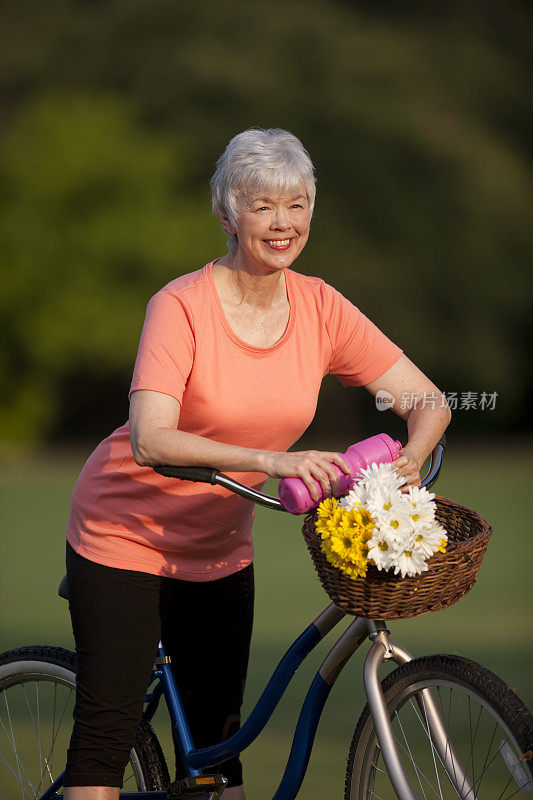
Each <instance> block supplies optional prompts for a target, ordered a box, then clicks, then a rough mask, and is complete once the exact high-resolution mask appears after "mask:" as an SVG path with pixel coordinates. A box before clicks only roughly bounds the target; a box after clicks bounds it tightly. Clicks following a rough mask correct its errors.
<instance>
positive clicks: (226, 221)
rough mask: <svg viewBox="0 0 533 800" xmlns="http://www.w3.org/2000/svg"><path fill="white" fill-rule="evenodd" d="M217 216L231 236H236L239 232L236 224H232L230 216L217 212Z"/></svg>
mask: <svg viewBox="0 0 533 800" xmlns="http://www.w3.org/2000/svg"><path fill="white" fill-rule="evenodd" d="M217 217H218V218H219V220H220V224H221V225H222V227H223V228H224V230H225V231H226V233H228V234H229V235H230V236H234V235H235V234H236V233H237V230H236V228H235V226H234V225H232V224H231V222H230V220H229V218H228V217H225V216H223V215H222V214H217Z"/></svg>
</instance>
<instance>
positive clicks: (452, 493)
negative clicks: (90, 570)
mask: <svg viewBox="0 0 533 800" xmlns="http://www.w3.org/2000/svg"><path fill="white" fill-rule="evenodd" d="M84 457H85V454H84V455H80V456H70V457H68V458H66V457H64V456H63V457H60V456H57V455H54V454H50V456H49V457H44V456H40V457H36V458H34V459H31V460H30V459H29V458H28V459H25V460H19V461H15V462H14V463H13V464H12V465H11V466H10V468H9V469H6V467H5V466H4V468H3V470H2V481H1V498H0V507H1V515H2V516H1V521H2V531H3V537H2V559H1V563H0V577H1V583H0V609H1V611H0V614H1V620H0V649H1V650H6V649H10V648H12V647H18V646H21V645H25V644H44V643H50V644H56V645H63V646H65V647H69V648H71V647H72V635H71V632H70V627H69V619H68V609H67V605H66V603H65V601H64V600H61V599H59V598H58V597H57V594H56V589H57V584H58V582H59V579H60V578H61V577H62V575H63V574H64V528H65V522H66V517H67V514H68V499H69V496H70V492H71V489H72V486H73V484H74V481H75V478H76V475H77V472H78V471H79V469H80V468H81V466H82V464H83V460H84ZM511 465H512V471H510V470H509V471H507V468H508V467H509V466H511ZM508 473H509V474H508ZM532 479H533V466H532V463H531V458H530V454H529V452H528V450H527V449H526V448H525V447H524V448H518V447H511V446H509V445H507V446H503V445H502V446H496V447H491V448H490V449H489V448H488V447H486V449H483V450H481V451H480V450H479V449H478V448H466V447H464V448H459V447H456V448H455V450H454V449H453V447H451V448H450V449H449V451H448V455H447V457H446V461H445V468H444V470H443V474H442V477H441V479H440V480H439V483H438V487H437V491H438V492H439V494H442V495H445V496H447V497H451V498H453V499H455V500H457V501H458V502H460V503H462V504H464V505H466V506H469V507H471V508H474V509H475V510H476V511H478V512H479V513H480V514H481V515H482V516H484V517H485V518H486V519H488V520H489V521H490V522H491V523H492V524H493V526H494V534H493V537H492V539H491V542H490V544H489V549H488V552H487V556H486V558H485V561H484V563H483V567H482V569H481V572H480V576H479V580H478V583H477V584H476V586H475V587H474V589H473V590H472V592H471V593H470V594H469V595H468V596H467V597H466V598H465V599H464V600H463V601H462V602H461V603H459V604H457V605H456V606H453V607H452V608H450V609H448V610H446V611H442V612H437V613H435V614H432V615H428V616H424V617H420V618H417V619H413V620H405V621H402V622H397V623H392V624H391V629H392V633H393V636H394V638H396V639H398V640H399V641H401V642H402V644H403V645H404V646H406V647H407V648H409V649H410V650H412V651H413V652H414V653H415V654H419V655H422V654H424V653H432V652H433V653H434V652H452V653H460V654H461V655H464V656H467V657H469V658H473V659H474V660H477V661H481V662H483V663H484V664H485V665H487V666H488V667H489V668H491V669H492V670H493V671H495V672H496V673H497V674H499V675H500V676H501V677H502V678H503V679H504V680H506V681H507V682H508V683H509V684H510V685H511V686H512V687H514V688H515V689H516V691H517V692H518V693H519V694H520V696H521V697H522V699H523V700H524V701H526V703H528V705H530V706H531V705H532V700H533V696H532V690H531V683H530V678H529V675H530V658H531V653H532V639H533V637H532V629H531V621H530V619H531V613H530V609H531V560H530V559H531V545H530V538H531V531H530V524H529V513H528V507H529V503H528V501H529V498H530V487H531V484H532ZM271 491H274V487H271ZM502 498H505V499H504V500H503V499H502ZM255 544H256V584H257V597H256V625H255V632H254V640H253V646H252V656H251V665H250V673H249V679H248V684H247V689H246V700H245V706H246V708H245V713H246V712H247V711H248V710H249V709H250V708H251V707H252V705H253V703H254V702H255V700H256V699H257V696H258V694H259V692H260V691H261V689H262V687H263V686H264V684H265V683H266V681H267V679H268V677H269V675H270V673H271V672H272V669H273V668H274V666H275V664H276V663H277V660H278V659H279V657H280V656H281V655H282V653H283V652H284V650H285V649H286V647H287V646H288V645H289V644H290V643H291V641H292V640H293V639H294V638H295V636H296V635H297V634H298V633H299V632H300V631H301V630H302V629H303V628H304V627H305V626H306V625H307V624H308V622H309V621H310V620H312V619H313V618H314V617H315V616H316V614H317V613H318V612H319V611H320V610H322V608H323V607H324V606H325V605H326V604H327V602H328V599H327V597H326V596H325V595H324V593H323V591H322V589H321V587H320V585H319V583H318V581H317V579H316V577H315V573H314V570H313V567H312V563H311V560H310V557H309V556H308V554H307V551H306V547H305V544H304V542H303V538H302V536H301V534H300V530H299V521H298V519H296V518H293V517H289V516H288V515H286V516H285V515H281V514H276V513H275V512H270V511H267V510H264V509H259V510H258V512H257V521H256V526H255ZM341 627H342V626H339V630H340V629H341ZM333 635H334V634H330V637H329V638H332V636H333ZM329 638H328V639H326V642H325V643H323V644H322V645H321V647H319V648H317V652H316V653H315V654H313V655H312V657H311V658H310V659H309V661H310V663H309V664H305V665H304V666H303V667H302V668H301V670H300V671H299V672H298V674H297V675H296V676H295V680H294V681H293V684H294V685H291V686H290V687H289V690H288V692H287V694H286V697H285V698H284V699H283V701H282V703H281V705H280V707H279V708H278V710H277V711H276V713H275V715H274V717H273V718H272V720H271V722H270V723H269V725H268V726H267V728H266V730H265V732H264V733H263V734H262V735H261V736H260V738H259V739H258V741H257V743H256V744H255V745H254V746H252V747H251V748H250V749H249V751H247V752H246V753H245V754H244V757H243V761H244V764H245V770H246V782H247V785H248V796H249V798H250V799H251V800H256V799H257V800H259V799H260V798H267V797H269V796H271V795H272V794H273V792H274V790H275V788H276V786H277V784H278V781H279V778H280V776H281V772H282V769H283V765H284V762H285V759H286V756H287V753H288V750H289V747H290V742H291V738H292V733H293V729H294V725H295V722H296V714H297V710H298V707H299V705H300V703H301V701H302V699H303V696H304V694H305V691H306V687H307V685H308V683H309V682H310V680H311V678H312V675H313V673H314V671H315V670H316V668H317V666H318V664H319V663H320V661H321V659H322V658H323V657H324V654H325V652H326V651H327V648H328V644H329ZM225 657H227V654H224V653H214V654H213V669H216V662H217V659H219V658H225ZM362 659H363V654H362V652H361V655H359V654H358V655H357V656H356V657H355V658H354V659H353V660H352V662H350V664H349V665H348V666H347V667H346V669H345V671H344V672H343V673H342V675H341V676H340V678H339V680H338V682H337V684H336V685H335V687H334V689H333V691H332V694H331V696H330V699H329V701H328V704H327V706H326V710H325V713H324V718H323V720H322V722H321V723H320V726H319V730H318V734H317V739H316V742H315V748H314V751H313V755H312V759H311V764H310V767H309V770H308V774H307V777H306V780H305V782H304V787H303V789H302V792H301V796H302V797H306V798H308V800H313V799H314V798H317V800H318V798H323V797H324V796H325V795H326V793H327V794H328V795H329V796H330V797H338V798H340V797H342V788H343V782H344V768H345V760H346V756H347V753H348V747H349V742H350V738H351V735H352V732H353V729H354V727H355V724H356V722H357V718H358V716H359V712H360V709H361V705H362V686H361V683H362V679H361V667H362ZM160 716H161V723H162V725H163V727H162V728H161V726H160V725H159V730H161V731H162V732H161V736H160V738H161V740H162V742H163V743H164V747H165V749H166V750H168V746H169V737H168V734H167V733H166V730H165V725H164V721H163V720H162V715H160ZM158 723H159V720H158Z"/></svg>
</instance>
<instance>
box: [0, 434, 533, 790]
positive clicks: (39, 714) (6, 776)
mask: <svg viewBox="0 0 533 800" xmlns="http://www.w3.org/2000/svg"><path fill="white" fill-rule="evenodd" d="M444 447H445V438H444V437H443V439H441V441H440V442H439V443H438V444H437V446H436V447H435V449H434V451H433V453H432V455H431V461H430V466H429V469H428V473H427V475H426V476H425V477H424V479H423V481H422V485H423V486H427V487H429V486H431V485H432V484H433V483H434V482H435V481H436V480H437V477H438V475H439V472H440V468H441V463H442V454H443V451H444ZM156 469H157V471H158V472H160V473H161V474H163V475H167V476H170V477H177V478H180V479H182V480H184V479H185V480H196V481H203V482H208V483H211V484H219V485H221V486H225V487H226V488H228V489H230V490H231V491H234V492H235V493H237V494H239V495H241V496H242V497H246V498H247V499H249V500H251V501H253V502H255V503H258V504H261V505H263V506H266V507H267V508H271V509H274V510H285V509H284V508H283V506H282V504H281V503H280V501H279V500H278V499H277V498H274V497H270V496H269V495H266V494H264V493H262V492H259V491H257V490H255V489H251V488H249V487H246V486H243V485H242V484H240V483H238V482H237V481H235V480H233V479H232V478H229V477H228V476H226V475H223V474H221V473H219V472H218V471H216V470H211V469H206V468H178V467H157V468H156ZM60 594H61V596H66V595H65V585H64V579H63V581H62V584H61V586H60ZM346 616H347V615H346V612H345V611H343V610H342V609H339V608H338V607H336V606H335V605H334V604H333V603H331V604H330V605H328V606H327V607H326V608H325V609H324V611H323V612H322V613H321V614H319V615H318V617H317V618H316V619H315V620H314V621H313V622H312V623H311V624H310V625H309V626H308V627H307V628H306V629H305V630H304V631H303V633H301V634H300V636H299V637H298V638H297V639H296V640H295V641H294V643H293V644H292V645H291V646H290V647H289V649H288V650H287V652H286V653H285V655H284V656H283V657H282V659H281V661H280V662H279V664H278V666H277V667H276V669H275V670H274V673H273V674H272V677H271V678H270V680H269V681H268V683H267V686H266V688H265V689H264V691H263V693H262V694H261V696H260V697H259V700H258V701H257V703H256V705H255V707H254V708H253V709H252V711H251V712H250V714H249V716H248V719H247V720H246V721H245V722H244V723H243V725H242V727H241V728H240V730H239V731H238V732H237V733H236V734H234V735H233V736H231V737H230V738H229V739H228V740H226V741H225V742H223V743H222V744H217V745H214V746H211V747H207V748H202V749H195V747H194V743H193V741H192V738H191V735H190V731H189V726H188V723H187V719H186V717H185V714H184V712H183V707H182V704H181V699H180V695H179V689H178V687H177V686H176V683H175V681H174V678H173V675H172V670H171V666H170V663H169V657H168V656H167V654H166V652H165V649H164V647H163V645H162V644H161V643H160V645H159V648H158V654H157V658H156V663H155V666H154V670H153V672H152V675H151V678H150V682H149V686H148V691H147V694H146V698H145V708H144V712H143V718H142V720H141V723H140V725H139V728H138V731H137V735H136V739H135V743H134V746H133V748H132V750H131V752H130V759H129V768H128V771H127V773H126V775H125V779H124V786H125V790H124V791H121V793H120V797H121V798H122V799H123V800H128V799H129V800H134V798H137V799H138V800H140V798H144V799H145V800H171V798H178V797H204V798H207V797H210V798H211V800H217V798H219V797H220V794H221V793H222V791H223V790H224V787H225V785H226V779H225V778H224V776H223V775H220V774H218V773H216V772H215V773H214V774H204V770H206V769H208V768H211V772H212V768H213V767H215V765H216V764H217V763H220V762H221V761H223V760H225V759H227V758H229V757H231V756H233V755H236V754H238V753H240V752H242V751H243V750H245V749H246V747H248V746H249V745H250V744H251V743H252V742H253V741H255V739H256V738H257V736H258V735H259V734H260V733H261V731H262V730H263V729H264V727H265V725H266V724H267V722H268V720H269V719H270V717H271V715H272V713H273V711H274V709H275V708H276V706H277V704H278V703H279V701H280V699H281V698H282V696H283V694H284V692H285V690H286V688H287V686H288V684H289V682H290V681H291V679H292V677H293V675H294V673H295V672H296V670H297V669H298V667H299V666H300V665H301V664H302V662H303V661H304V659H305V658H306V657H307V655H309V653H310V652H311V651H312V650H313V649H314V648H315V647H316V645H317V644H318V643H319V642H321V641H322V639H323V638H324V637H325V636H326V635H327V634H328V633H329V632H330V631H331V630H332V629H333V628H334V627H335V626H336V625H338V624H339V623H340V621H341V620H342V619H344V618H345V617H346ZM367 637H368V638H369V639H370V641H371V642H372V644H371V647H370V650H369V652H368V654H367V657H366V660H365V664H364V670H363V681H364V686H365V690H366V694H367V700H368V702H367V704H366V706H365V707H364V709H363V711H362V713H361V716H360V718H359V722H358V724H357V727H356V729H355V732H354V735H353V738H352V742H351V746H350V750H349V755H348V765H347V771H346V784H345V800H370V798H381V799H382V800H386V798H398V800H422V798H424V799H426V798H428V799H429V798H435V797H436V798H440V800H445V798H452V797H453V798H456V797H458V798H460V799H461V800H476V799H478V800H479V799H480V798H481V799H482V800H492V799H493V798H496V797H498V798H499V800H510V798H512V797H516V796H517V795H520V796H522V795H526V794H529V793H532V792H533V775H532V768H531V765H532V758H533V720H532V717H531V715H530V714H529V712H528V710H527V708H526V707H525V706H524V704H523V703H522V702H521V700H520V699H519V698H518V696H517V695H516V694H515V693H514V692H513V691H512V690H511V689H510V688H509V687H508V686H506V684H505V683H504V682H503V681H501V680H500V679H499V678H498V677H497V676H495V675H494V674H493V673H491V672H490V671H489V670H487V669H486V668H485V667H483V666H481V665H480V664H476V663H474V662H472V661H469V660H468V659H465V658H461V657H458V656H450V655H431V656H423V657H419V658H414V657H413V656H412V655H411V654H410V653H409V652H408V651H407V650H406V649H404V648H403V647H402V646H401V645H400V644H398V643H397V642H394V641H393V640H392V639H391V638H390V631H389V630H388V629H387V627H386V624H385V622H384V621H383V620H371V619H365V618H362V617H355V618H354V619H353V620H352V622H351V623H350V624H349V625H348V626H347V628H346V629H345V630H344V632H343V633H342V634H341V635H340V637H339V638H338V639H337V641H336V642H335V644H334V645H333V646H332V648H331V649H330V651H329V653H328V654H327V656H326V658H325V659H324V661H323V662H322V665H321V666H320V668H319V670H318V671H317V673H316V675H315V677H314V679H313V681H312V683H311V685H310V687H309V689H308V692H307V695H306V697H305V700H304V702H303V705H302V708H301V711H300V715H299V718H298V722H297V724H296V729H295V733H294V739H293V743H292V747H291V751H290V754H289V757H288V761H287V765H286V768H285V771H284V774H283V776H282V779H281V781H280V784H279V786H278V789H277V791H276V793H275V795H274V800H293V798H295V797H296V795H297V793H298V791H299V789H300V786H301V784H302V781H303V778H304V776H305V772H306V768H307V765H308V762H309V758H310V755H311V749H312V745H313V741H314V736H315V733H316V729H317V726H318V722H319V719H320V716H321V713H322V710H323V708H324V705H325V702H326V700H327V697H328V695H329V692H330V691H331V688H332V686H333V684H334V683H335V680H336V678H337V677H338V675H339V674H340V672H341V670H342V669H343V667H344V666H345V665H346V663H347V662H348V661H349V660H350V658H351V657H352V655H353V654H354V653H355V651H356V650H357V649H358V648H359V647H360V646H361V645H362V643H363V642H364V641H365V639H366V638H367ZM385 661H393V662H394V663H395V664H396V665H397V668H396V669H395V670H394V671H392V672H391V673H390V674H389V675H388V676H387V677H386V678H385V679H384V680H383V681H382V682H380V678H379V671H380V668H381V666H382V664H383V663H384V662H385ZM75 669H76V663H75V655H74V653H72V652H70V651H68V650H65V649H63V648H58V647H46V646H38V647H23V648H18V649H16V650H11V651H9V652H7V653H4V654H3V655H1V656H0V735H1V737H2V738H0V742H3V744H1V745H0V800H11V797H18V796H19V795H20V797H22V798H30V797H31V798H33V800H59V798H61V795H60V794H58V791H59V790H60V789H61V787H62V779H63V772H62V769H63V766H64V757H65V752H66V747H67V745H68V738H69V736H70V719H71V708H72V705H73V697H74V689H75ZM8 695H9V696H8ZM58 696H60V699H58ZM162 697H163V699H164V702H165V703H166V705H167V708H168V711H169V715H170V718H171V723H172V726H173V730H174V734H175V740H176V743H177V747H178V750H179V753H180V756H181V758H182V761H183V764H184V766H185V769H186V773H187V777H186V778H184V779H182V780H181V781H177V782H174V783H171V781H170V776H169V772H168V767H167V764H166V763H165V758H164V756H163V752H162V749H161V746H160V745H159V742H158V739H157V737H156V735H155V733H154V731H153V729H152V727H151V725H150V722H151V720H152V719H153V716H154V714H155V711H156V709H157V707H158V704H159V701H160V700H161V698H162ZM23 714H24V718H23ZM65 720H67V721H68V724H65V725H63V723H64V722H65ZM45 727H46V732H47V734H49V735H47V738H46V741H45V738H44V732H45ZM28 734H29V735H28ZM30 751H31V752H30ZM8 780H9V781H10V783H9V784H7V781H8ZM6 786H7V787H8V788H7V791H9V792H11V791H12V790H13V794H4V792H5V791H6ZM133 787H135V791H133ZM15 788H16V793H15ZM130 789H131V790H130Z"/></svg>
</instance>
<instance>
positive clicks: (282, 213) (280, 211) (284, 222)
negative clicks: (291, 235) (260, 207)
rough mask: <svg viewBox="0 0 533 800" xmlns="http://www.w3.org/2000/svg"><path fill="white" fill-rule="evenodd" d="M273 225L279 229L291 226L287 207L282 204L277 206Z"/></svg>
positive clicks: (282, 229) (283, 229)
mask: <svg viewBox="0 0 533 800" xmlns="http://www.w3.org/2000/svg"><path fill="white" fill-rule="evenodd" d="M271 227H272V228H274V229H275V230H277V231H285V230H287V228H290V227H291V223H290V220H289V216H288V214H287V209H285V208H283V207H282V206H277V207H276V208H275V210H274V215H273V217H272V225H271Z"/></svg>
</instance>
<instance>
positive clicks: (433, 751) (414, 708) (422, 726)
mask: <svg viewBox="0 0 533 800" xmlns="http://www.w3.org/2000/svg"><path fill="white" fill-rule="evenodd" d="M409 702H410V703H411V706H412V708H413V711H414V712H415V715H416V717H417V719H418V722H419V723H420V727H421V728H422V730H423V731H424V735H425V736H426V738H427V740H428V741H429V746H430V749H431V753H432V756H433V761H434V760H435V754H436V755H437V758H438V759H439V761H440V764H441V766H442V768H443V770H444V772H445V773H446V775H448V770H447V769H446V767H445V766H444V762H443V761H442V759H441V757H440V754H439V752H438V751H437V750H436V749H435V746H434V744H433V742H432V740H431V736H430V734H429V731H428V729H427V728H426V726H425V725H424V721H423V719H422V717H421V716H420V713H419V711H418V710H417V708H416V707H415V705H414V703H413V700H412V698H410V699H409ZM447 741H448V740H447ZM446 749H448V744H446ZM450 753H451V744H450ZM453 771H454V774H455V762H454V770H453ZM456 777H457V776H456ZM448 778H449V780H450V783H451V784H452V787H453V790H454V792H455V794H456V795H457V797H459V798H460V797H461V795H460V794H459V792H458V791H457V786H456V785H455V784H454V783H453V781H452V780H451V778H450V777H449V775H448ZM439 791H440V792H441V795H442V790H441V788H440V784H439ZM435 794H436V792H435ZM437 797H438V795H437Z"/></svg>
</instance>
